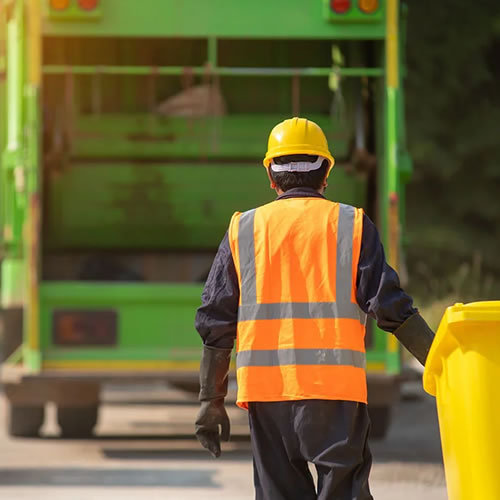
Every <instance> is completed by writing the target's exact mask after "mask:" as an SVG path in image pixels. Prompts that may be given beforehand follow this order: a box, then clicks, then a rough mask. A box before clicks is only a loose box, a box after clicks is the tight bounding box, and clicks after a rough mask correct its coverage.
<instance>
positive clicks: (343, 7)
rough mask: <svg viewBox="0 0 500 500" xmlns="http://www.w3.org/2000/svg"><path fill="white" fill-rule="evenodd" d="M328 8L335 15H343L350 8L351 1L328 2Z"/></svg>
mask: <svg viewBox="0 0 500 500" xmlns="http://www.w3.org/2000/svg"><path fill="white" fill-rule="evenodd" d="M330 7H331V8H332V10H333V11H334V12H336V13H337V14H345V13H346V12H347V11H348V10H349V9H350V8H351V0H330Z"/></svg>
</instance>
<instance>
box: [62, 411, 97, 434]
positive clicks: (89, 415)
mask: <svg viewBox="0 0 500 500" xmlns="http://www.w3.org/2000/svg"><path fill="white" fill-rule="evenodd" d="M98 412H99V406H98V405H92V406H80V407H78V406H58V407H57V423H58V424H59V427H60V428H61V436H62V437H64V438H88V437H91V436H92V433H93V430H94V427H95V426H96V424H97V415H98Z"/></svg>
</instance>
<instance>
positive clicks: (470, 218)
mask: <svg viewBox="0 0 500 500" xmlns="http://www.w3.org/2000/svg"><path fill="white" fill-rule="evenodd" d="M408 6H409V15H408V38H407V47H406V50H407V65H408V77H407V79H406V82H405V86H406V101H407V102H406V112H407V122H408V144H409V149H410V153H411V155H412V157H413V160H414V167H415V169H414V174H413V179H412V182H411V184H410V185H409V186H408V194H407V196H408V200H407V202H408V212H407V231H408V232H407V236H408V243H409V244H408V248H407V262H408V268H409V274H410V280H411V285H410V286H409V289H410V291H411V292H412V293H414V294H415V295H416V296H417V298H418V297H421V298H422V300H424V301H425V300H426V301H427V302H430V301H435V300H437V299H439V300H443V297H444V298H445V299H444V300H445V301H446V297H449V300H450V302H453V301H455V300H461V301H468V300H479V299H486V298H493V297H496V298H498V299H500V1H499V0H475V1H474V2H471V1H466V0H440V1H431V0H413V1H411V0H410V1H409V2H408Z"/></svg>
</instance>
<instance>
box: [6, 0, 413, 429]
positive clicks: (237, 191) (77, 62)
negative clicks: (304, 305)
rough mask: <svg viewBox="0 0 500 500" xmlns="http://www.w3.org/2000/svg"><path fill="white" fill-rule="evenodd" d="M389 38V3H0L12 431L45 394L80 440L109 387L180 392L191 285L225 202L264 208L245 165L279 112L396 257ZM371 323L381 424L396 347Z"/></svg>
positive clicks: (261, 182) (402, 153)
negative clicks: (312, 135) (323, 150)
mask: <svg viewBox="0 0 500 500" xmlns="http://www.w3.org/2000/svg"><path fill="white" fill-rule="evenodd" d="M338 3H340V4H343V5H341V10H342V9H343V8H344V7H345V6H346V5H347V6H348V8H347V11H345V12H343V13H338V12H336V11H335V9H336V8H337V4H338ZM403 45H404V8H403V6H400V2H399V0H379V1H377V0H369V1H368V0H352V1H350V2H349V1H344V2H336V0H331V1H327V0H325V1H322V0H274V1H273V2H269V1H265V0H255V1H253V2H234V1H233V0H210V1H203V2H202V1H199V0H183V1H182V2H179V1H178V0H148V1H147V2H136V1H135V0H100V1H97V0H96V1H95V2H93V1H90V2H89V1H85V2H80V0H60V1H55V2H53V1H51V0H1V1H0V151H1V153H2V154H1V157H0V172H1V177H0V179H1V180H0V190H1V191H0V194H1V200H2V202H1V205H0V225H1V228H2V232H1V236H0V241H1V243H2V255H1V257H2V261H1V300H0V308H1V311H2V319H3V321H2V324H3V346H4V363H3V368H2V379H3V383H4V386H5V390H6V394H7V397H8V399H9V402H10V415H11V418H10V424H9V426H10V427H9V430H10V433H11V434H13V435H18V436H27V435H37V434H38V431H39V428H40V426H41V424H42V422H43V407H44V404H45V402H47V401H54V402H55V403H56V404H57V406H58V419H59V423H60V426H61V429H62V432H63V434H65V435H88V434H89V433H91V432H92V428H93V427H94V425H95V423H96V421H97V409H98V404H99V386H100V383H101V382H102V381H104V380H108V379H113V380H144V379H162V380H169V381H170V382H172V383H174V384H177V385H179V386H182V387H191V388H195V387H196V380H197V369H198V365H199V356H200V339H199V337H198V336H197V334H196V332H195V331H194V328H193V319H194V313H195V310H196V308H197V307H198V305H199V302H200V294H201V291H202V287H203V281H204V278H205V277H206V275H207V273H208V270H209V268H210V263H211V260H212V258H213V256H214V254H215V251H216V248H217V245H218V242H219V241H220V240H221V238H222V236H223V234H224V231H225V230H226V228H227V224H228V221H229V219H230V216H231V214H232V212H234V211H235V210H246V209H248V208H251V207H252V206H256V205H258V204H262V203H265V202H267V201H270V200H271V199H272V194H271V193H270V192H267V191H266V189H265V183H266V181H265V172H264V169H263V168H262V167H261V166H260V162H261V158H262V155H263V153H264V151H265V145H266V137H267V134H268V132H269V130H270V129H271V128H272V126H273V125H274V124H276V123H277V122H278V121H280V120H281V119H283V118H286V117H289V116H291V115H299V114H303V115H305V116H307V117H308V118H311V119H313V120H315V121H316V122H317V123H319V124H320V125H321V126H322V127H323V128H324V130H325V131H326V133H327V136H328V139H329V142H330V145H331V147H332V149H333V152H334V155H335V156H336V158H337V163H338V166H337V167H336V169H335V170H334V172H333V177H332V179H331V182H330V185H331V186H333V187H332V193H331V196H332V197H333V198H335V199H336V200H338V201H343V202H347V203H351V204H355V205H358V206H363V207H364V208H365V209H366V210H367V212H368V213H369V214H370V215H371V216H372V218H374V219H375V220H376V221H377V224H378V227H379V229H380V231H381V235H382V238H383V242H384V244H385V247H386V251H387V253H388V258H389V261H390V263H391V264H392V265H393V266H394V267H396V268H397V267H398V266H399V264H400V261H401V257H400V256H401V240H402V222H401V221H403V220H404V184H405V183H406V182H407V180H408V178H409V175H410V172H411V160H410V158H409V156H408V154H407V152H406V144H405V127H404V102H403V91H402V89H401V80H402V73H403V70H402V69H401V68H402V57H403V50H402V47H403ZM200 96H201V97H200ZM203 96H204V97H203ZM207 96H208V97H207ZM190 99H191V101H190ZM197 99H198V100H197ZM200 99H201V100H200ZM165 103H166V104H165ZM214 103H215V104H214ZM183 106H184V107H183ZM204 107H206V110H205V111H202V108H203V109H204ZM165 109H167V111H165ZM172 110H173V111H172ZM369 332H370V333H369V335H368V339H367V347H368V350H367V359H368V378H369V399H370V407H371V411H372V416H373V417H374V427H375V429H374V433H375V434H377V435H383V434H384V433H385V432H386V430H387V425H388V422H389V409H390V405H391V404H392V402H393V401H394V399H395V397H396V395H397V377H398V374H399V372H400V352H399V348H398V344H397V342H396V340H395V339H394V338H393V337H392V336H388V335H387V334H386V333H384V332H381V331H379V330H378V329H377V328H376V327H375V326H374V325H372V324H371V325H369Z"/></svg>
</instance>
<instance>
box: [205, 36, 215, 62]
mask: <svg viewBox="0 0 500 500" xmlns="http://www.w3.org/2000/svg"><path fill="white" fill-rule="evenodd" d="M207 51H208V53H207V63H208V64H210V67H211V68H216V67H217V38H215V37H214V36H211V37H209V39H208V46H207Z"/></svg>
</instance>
